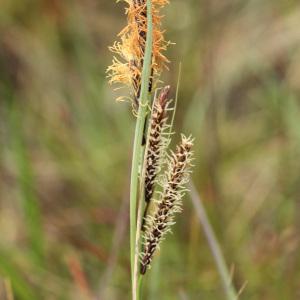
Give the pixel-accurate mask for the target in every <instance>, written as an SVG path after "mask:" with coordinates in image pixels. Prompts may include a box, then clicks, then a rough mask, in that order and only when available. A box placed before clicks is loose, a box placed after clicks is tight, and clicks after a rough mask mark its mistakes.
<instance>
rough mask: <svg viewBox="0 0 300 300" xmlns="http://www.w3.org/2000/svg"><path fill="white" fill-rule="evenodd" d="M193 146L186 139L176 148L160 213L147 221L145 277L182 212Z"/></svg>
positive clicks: (166, 176) (191, 141) (172, 155)
mask: <svg viewBox="0 0 300 300" xmlns="http://www.w3.org/2000/svg"><path fill="white" fill-rule="evenodd" d="M192 146H193V139H192V138H191V137H188V138H187V137H185V136H184V135H182V136H181V143H180V144H179V145H178V146H177V147H176V151H175V153H172V154H171V155H170V157H169V160H168V163H167V170H166V173H165V179H164V181H163V182H164V186H163V192H162V193H161V194H160V198H159V200H158V205H157V207H156V211H155V213H154V215H153V216H151V217H150V216H147V217H146V231H145V233H144V245H145V247H144V251H143V255H142V258H141V269H140V272H141V274H145V273H146V271H147V268H148V267H149V266H150V263H151V261H152V258H153V255H154V253H155V250H156V249H157V248H158V247H159V244H160V242H161V241H162V240H163V238H164V236H165V235H166V234H167V233H168V232H170V231H171V228H170V227H171V226H172V225H173V224H174V223H175V222H174V216H175V214H176V213H177V212H180V211H181V210H182V208H181V206H182V202H181V199H182V197H183V195H184V184H185V183H186V182H187V180H188V175H189V173H190V170H189V169H190V163H191V160H192V151H191V150H192Z"/></svg>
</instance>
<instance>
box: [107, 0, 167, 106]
mask: <svg viewBox="0 0 300 300" xmlns="http://www.w3.org/2000/svg"><path fill="white" fill-rule="evenodd" d="M123 1H124V2H126V3H127V5H128V6H127V8H126V14H127V19H128V24H127V26H126V27H125V28H124V29H123V30H122V31H121V32H120V33H119V36H120V39H121V41H120V42H115V44H114V45H113V46H112V47H110V50H111V51H112V52H114V53H115V54H116V57H114V58H113V63H112V65H111V66H109V67H108V69H107V72H108V77H109V78H110V81H109V82H110V83H119V84H121V85H125V86H128V87H129V88H130V91H131V97H132V99H133V104H134V106H135V108H136V107H137V105H138V102H137V100H138V98H139V96H140V88H141V73H142V69H143V61H144V54H145V45H146V33H147V6H146V0H123ZM167 3H168V0H152V6H153V7H152V18H153V49H152V70H151V75H152V76H151V82H150V86H149V89H152V81H153V80H154V78H156V77H157V76H158V75H159V74H160V73H161V70H162V68H163V67H164V66H165V65H166V63H167V61H168V60H167V58H166V57H165V56H164V55H163V54H162V52H163V51H164V50H166V48H167V45H168V43H167V42H166V41H165V39H164V36H163V31H162V30H161V18H162V16H161V15H160V9H161V8H162V7H163V6H164V5H166V4H167ZM125 98H126V96H123V97H120V98H119V99H121V100H123V99H125Z"/></svg>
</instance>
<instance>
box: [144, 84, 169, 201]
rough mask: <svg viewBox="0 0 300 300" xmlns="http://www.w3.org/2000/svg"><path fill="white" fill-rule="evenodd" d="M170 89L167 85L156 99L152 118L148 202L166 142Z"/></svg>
mask: <svg viewBox="0 0 300 300" xmlns="http://www.w3.org/2000/svg"><path fill="white" fill-rule="evenodd" d="M169 91H170V86H166V87H164V88H163V89H162V90H161V91H160V93H159V95H158V97H157V98H156V99H155V100H154V101H155V102H154V105H153V109H152V114H151V119H150V125H149V126H150V130H149V142H148V148H147V154H146V172H145V201H146V202H147V203H148V202H149V201H150V200H151V198H152V195H153V187H154V183H155V178H156V175H157V173H158V171H159V165H160V156H161V152H162V150H163V147H164V146H165V144H166V143H165V139H164V138H163V137H162V134H163V130H164V128H166V121H167V105H168V95H169Z"/></svg>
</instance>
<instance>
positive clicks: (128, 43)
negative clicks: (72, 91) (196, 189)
mask: <svg viewBox="0 0 300 300" xmlns="http://www.w3.org/2000/svg"><path fill="white" fill-rule="evenodd" d="M124 1H125V2H126V4H127V7H126V15H127V20H128V23H127V25H126V27H125V28H124V29H123V30H122V31H121V32H120V34H119V38H120V40H119V41H118V42H115V43H114V45H113V46H112V47H110V50H111V51H112V52H113V53H115V56H114V58H113V63H112V65H111V66H110V67H108V70H107V72H108V77H109V78H110V83H113V84H119V87H120V88H123V87H126V91H125V92H123V93H122V95H121V96H120V97H119V98H118V100H121V101H122V100H123V101H124V100H125V101H126V100H129V102H130V103H131V104H132V108H133V114H134V115H135V116H136V129H135V135H134V142H133V156H132V169H131V183H130V253H131V255H130V260H131V278H132V298H133V299H134V300H138V299H140V294H141V293H140V287H141V282H142V279H143V276H144V275H145V273H146V272H147V270H148V269H150V267H151V261H152V260H153V259H154V257H155V254H156V252H157V250H158V249H159V246H160V243H161V241H162V240H163V239H164V238H165V236H166V235H167V234H168V232H170V231H171V226H172V225H173V224H174V223H175V215H176V213H178V212H180V211H181V210H182V201H181V200H182V197H183V195H184V193H185V185H186V183H187V182H188V179H189V174H190V170H191V161H192V156H193V151H192V147H193V138H192V137H191V136H189V137H186V136H184V135H181V140H180V142H179V144H178V145H177V146H176V149H175V150H174V151H172V150H169V145H170V142H171V136H172V134H171V131H172V128H171V127H172V125H171V124H172V122H173V119H174V114H175V108H174V104H173V103H172V101H171V99H170V98H169V94H170V90H171V87H170V86H169V85H167V86H163V85H162V82H161V80H160V76H161V73H162V71H163V70H164V69H167V67H166V66H167V64H168V63H169V61H168V59H167V58H166V56H165V55H164V52H165V50H166V49H167V47H168V45H169V42H167V41H166V40H165V37H164V34H163V33H164V31H163V30H162V28H161V27H162V25H161V20H162V16H161V13H160V11H161V8H162V7H164V6H165V5H167V4H168V0H124Z"/></svg>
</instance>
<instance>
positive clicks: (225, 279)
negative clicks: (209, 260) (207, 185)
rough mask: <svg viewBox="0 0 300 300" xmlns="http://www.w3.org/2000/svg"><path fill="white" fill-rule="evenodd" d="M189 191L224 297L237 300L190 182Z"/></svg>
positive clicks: (229, 277) (200, 203)
mask: <svg viewBox="0 0 300 300" xmlns="http://www.w3.org/2000/svg"><path fill="white" fill-rule="evenodd" d="M189 189H190V198H191V200H192V203H193V205H194V208H195V210H196V213H197V215H198V218H199V222H200V223H201V225H202V227H203V231H204V234H205V236H206V239H207V242H208V245H209V247H210V250H211V252H212V255H213V257H214V259H215V263H216V266H217V269H218V271H219V274H220V276H221V279H222V284H223V288H224V291H225V293H226V297H227V299H228V300H237V299H238V294H237V292H236V291H235V288H234V286H233V284H232V280H231V276H230V272H229V270H228V268H227V266H226V262H225V259H224V256H223V254H222V251H221V248H220V245H219V243H218V240H217V238H216V235H215V233H214V230H213V228H212V226H211V224H210V222H209V219H208V216H207V214H206V211H205V208H204V206H203V203H202V200H201V198H200V196H199V194H198V192H197V190H196V188H195V186H194V184H193V182H192V181H191V183H190V187H189Z"/></svg>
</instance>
